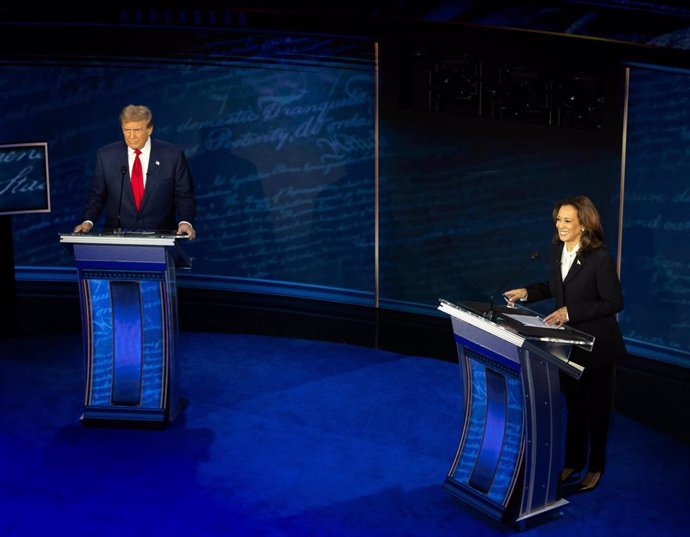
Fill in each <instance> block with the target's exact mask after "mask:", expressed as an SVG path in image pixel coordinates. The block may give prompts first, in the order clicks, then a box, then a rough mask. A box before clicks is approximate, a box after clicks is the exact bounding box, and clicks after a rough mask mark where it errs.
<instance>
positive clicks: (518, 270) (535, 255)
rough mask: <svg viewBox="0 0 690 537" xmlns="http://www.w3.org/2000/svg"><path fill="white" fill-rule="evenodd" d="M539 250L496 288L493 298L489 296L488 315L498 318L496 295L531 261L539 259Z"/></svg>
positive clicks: (490, 317) (491, 317)
mask: <svg viewBox="0 0 690 537" xmlns="http://www.w3.org/2000/svg"><path fill="white" fill-rule="evenodd" d="M539 255H540V254H539V250H535V251H534V252H532V254H531V255H530V256H529V259H528V260H527V261H525V263H523V264H522V265H521V266H520V267H519V268H518V269H517V270H516V271H515V272H514V273H513V274H511V275H510V278H508V279H507V280H506V281H505V282H503V284H502V285H500V286H499V287H498V289H496V290H495V291H494V292H493V294H492V295H491V298H489V311H488V312H487V313H486V315H487V317H489V319H491V320H492V321H493V320H494V319H495V318H496V312H495V311H494V297H495V296H496V295H497V294H498V293H500V292H501V290H502V289H504V288H505V286H506V285H508V284H509V283H510V282H512V281H513V280H514V279H515V278H517V276H518V275H519V274H520V273H521V272H522V271H523V270H525V269H526V268H527V265H529V264H530V262H532V261H534V260H536V259H539Z"/></svg>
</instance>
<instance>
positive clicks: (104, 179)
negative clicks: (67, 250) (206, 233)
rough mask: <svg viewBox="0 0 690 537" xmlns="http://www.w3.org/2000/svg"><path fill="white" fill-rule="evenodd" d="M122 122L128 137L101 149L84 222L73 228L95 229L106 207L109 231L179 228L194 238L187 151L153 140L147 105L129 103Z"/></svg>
mask: <svg viewBox="0 0 690 537" xmlns="http://www.w3.org/2000/svg"><path fill="white" fill-rule="evenodd" d="M120 126H121V127H122V134H123V136H124V140H123V141H120V142H115V143H112V144H109V145H106V146H105V147H102V148H101V149H99V150H98V153H97V155H96V168H95V172H94V177H93V182H92V183H91V189H90V191H89V195H88V198H87V201H86V206H85V207H84V221H83V222H82V223H81V224H79V225H77V226H76V227H75V228H74V232H75V233H86V232H89V231H91V229H92V228H93V226H94V223H95V222H96V221H97V220H98V218H99V217H100V216H101V214H102V213H103V212H104V211H105V227H106V228H108V229H126V230H132V231H134V230H152V231H170V232H172V231H173V230H176V232H177V234H180V235H187V236H188V237H189V238H190V239H194V238H195V237H196V231H195V230H194V217H195V215H196V201H195V198H194V182H193V179H192V174H191V172H190V171H189V166H188V164H187V159H186V157H185V154H184V151H182V150H181V149H179V148H178V147H175V146H174V145H172V144H170V143H168V142H163V141H160V140H153V139H152V138H151V133H152V132H153V115H152V113H151V110H149V108H148V107H146V106H140V105H128V106H126V107H124V108H123V109H122V111H121V112H120Z"/></svg>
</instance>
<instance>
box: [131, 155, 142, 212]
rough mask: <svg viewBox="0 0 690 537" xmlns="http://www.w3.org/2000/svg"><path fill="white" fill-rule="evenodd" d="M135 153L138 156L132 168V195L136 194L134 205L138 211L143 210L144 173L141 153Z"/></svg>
mask: <svg viewBox="0 0 690 537" xmlns="http://www.w3.org/2000/svg"><path fill="white" fill-rule="evenodd" d="M134 153H135V155H136V156H135V157H134V165H133V166H132V194H134V203H135V205H136V206H137V211H138V210H139V209H140V208H141V199H142V198H143V197H144V172H143V170H142V168H141V160H139V155H141V151H139V150H138V149H135V150H134Z"/></svg>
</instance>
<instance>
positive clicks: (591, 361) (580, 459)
mask: <svg viewBox="0 0 690 537" xmlns="http://www.w3.org/2000/svg"><path fill="white" fill-rule="evenodd" d="M553 219H554V222H555V225H556V235H555V237H554V245H553V246H552V248H551V251H550V256H549V279H548V281H546V282H542V283H534V284H531V285H528V286H527V287H523V288H519V289H512V290H510V291H507V292H506V293H504V296H505V297H506V299H507V300H508V301H509V302H514V301H516V300H521V301H529V302H534V301H538V300H543V299H546V298H553V299H554V300H555V302H556V310H555V311H554V312H553V313H551V314H550V315H548V316H547V317H546V318H545V319H544V322H545V323H546V324H549V325H553V326H561V325H563V324H566V323H567V324H568V326H572V327H573V328H576V329H577V330H581V331H582V332H586V333H588V334H590V335H592V336H594V337H595V340H594V346H593V349H592V351H591V352H588V351H585V350H583V349H581V348H579V347H573V349H572V352H571V355H570V359H571V360H572V361H574V362H576V363H578V364H580V365H582V366H584V371H583V373H582V376H581V377H580V379H579V380H575V379H573V378H571V377H568V376H566V375H562V376H561V387H562V390H563V392H564V394H565V397H566V405H567V411H568V412H567V414H568V419H567V426H566V446H565V467H564V469H563V471H562V472H561V481H565V480H567V479H568V478H570V477H571V475H575V474H579V473H580V472H581V471H582V470H583V469H584V468H585V467H586V468H587V473H586V474H585V475H584V477H583V478H582V480H581V481H580V483H579V485H578V490H579V491H581V492H585V491H590V490H593V489H594V488H595V487H596V486H597V484H598V483H599V479H600V478H601V476H602V474H603V472H604V469H605V463H606V442H607V436H608V429H609V421H610V415H611V412H612V410H613V384H614V371H615V364H616V361H617V360H618V359H619V358H620V357H621V356H623V355H624V354H625V345H624V343H623V337H622V336H621V332H620V328H619V327H618V321H617V320H616V314H617V313H618V312H620V311H621V310H622V309H623V295H622V293H621V287H620V282H619V279H618V274H617V272H616V266H615V265H614V262H613V259H612V258H611V256H610V254H609V253H608V251H607V250H606V248H605V247H604V245H603V231H602V226H601V220H600V218H599V213H598V212H597V210H596V208H595V207H594V204H593V203H592V201H591V200H590V199H589V198H588V197H586V196H576V197H573V198H568V199H565V200H561V201H559V202H557V203H556V205H555V207H554V209H553Z"/></svg>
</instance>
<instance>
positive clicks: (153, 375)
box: [139, 280, 168, 408]
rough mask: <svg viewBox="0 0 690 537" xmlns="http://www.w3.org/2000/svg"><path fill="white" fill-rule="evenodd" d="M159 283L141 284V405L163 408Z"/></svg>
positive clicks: (164, 350)
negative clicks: (142, 322)
mask: <svg viewBox="0 0 690 537" xmlns="http://www.w3.org/2000/svg"><path fill="white" fill-rule="evenodd" d="M162 285H164V283H163V282H162V281H156V280H153V281H141V282H139V286H140V289H141V302H142V304H143V308H144V309H143V311H144V326H143V332H144V369H143V377H144V389H143V392H142V394H141V406H144V407H154V408H159V407H162V406H163V405H164V402H165V401H164V391H163V386H162V384H161V379H164V378H165V374H164V364H165V361H166V358H167V356H168V349H167V345H168V342H167V339H166V336H165V329H164V326H165V325H164V319H165V315H164V310H163V308H164V306H165V304H164V301H163V291H162V288H161V286H162Z"/></svg>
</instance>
